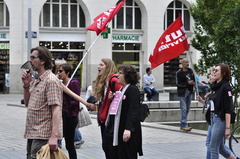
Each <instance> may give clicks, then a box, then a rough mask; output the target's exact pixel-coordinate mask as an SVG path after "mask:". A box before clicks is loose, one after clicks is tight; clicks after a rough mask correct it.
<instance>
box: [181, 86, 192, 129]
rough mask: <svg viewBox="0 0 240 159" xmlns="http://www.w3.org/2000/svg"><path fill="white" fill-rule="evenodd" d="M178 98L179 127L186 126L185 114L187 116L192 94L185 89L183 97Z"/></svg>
mask: <svg viewBox="0 0 240 159" xmlns="http://www.w3.org/2000/svg"><path fill="white" fill-rule="evenodd" d="M179 100H180V109H181V120H180V126H181V127H188V124H187V116H188V113H189V110H190V105H191V100H192V94H191V93H190V91H189V90H188V89H187V90H186V91H185V95H184V96H183V97H179Z"/></svg>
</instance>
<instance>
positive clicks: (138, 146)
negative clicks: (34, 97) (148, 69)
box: [106, 65, 143, 159]
mask: <svg viewBox="0 0 240 159" xmlns="http://www.w3.org/2000/svg"><path fill="white" fill-rule="evenodd" d="M139 79H140V77H139V75H138V74H137V71H136V70H135V69H134V68H133V67H132V66H130V65H122V66H120V67H119V73H118V83H119V84H121V85H122V86H123V87H122V89H121V94H122V98H120V100H119V104H118V109H117V113H116V114H112V113H111V108H110V111H109V115H108V119H107V122H106V126H107V132H108V135H110V136H111V139H112V143H113V144H112V146H111V149H110V155H111V158H112V159H137V158H138V155H139V156H142V155H143V152H142V130H141V123H140V120H139V109H140V108H139V107H140V93H139V90H138V87H137V86H136V84H137V83H138V81H139ZM117 93H119V92H117Z"/></svg>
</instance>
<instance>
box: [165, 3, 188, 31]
mask: <svg viewBox="0 0 240 159" xmlns="http://www.w3.org/2000/svg"><path fill="white" fill-rule="evenodd" d="M179 13H180V14H181V15H182V20H183V23H184V27H185V30H186V31H190V14H189V11H188V8H187V7H186V5H185V4H184V3H182V2H180V1H178V0H174V1H173V2H172V3H170V4H169V5H168V7H167V10H166V12H165V15H164V30H166V29H167V27H168V26H169V25H170V24H171V23H172V22H173V21H174V20H175V19H177V18H178V15H179Z"/></svg>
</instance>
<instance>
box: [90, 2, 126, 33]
mask: <svg viewBox="0 0 240 159" xmlns="http://www.w3.org/2000/svg"><path fill="white" fill-rule="evenodd" d="M125 2H126V0H124V1H122V2H120V3H118V5H116V6H115V7H112V8H110V9H108V10H106V11H105V12H103V13H101V14H100V15H99V16H97V17H96V18H94V22H93V23H92V24H91V25H90V26H89V27H87V28H86V29H87V30H92V31H95V32H96V33H97V35H99V34H100V33H101V32H103V31H107V28H106V25H107V24H108V23H109V22H110V21H111V20H112V19H113V17H114V16H115V15H116V14H117V13H118V11H119V10H120V9H121V8H122V6H123V4H124V3H125Z"/></svg>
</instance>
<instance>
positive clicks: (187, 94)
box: [176, 58, 195, 131]
mask: <svg viewBox="0 0 240 159" xmlns="http://www.w3.org/2000/svg"><path fill="white" fill-rule="evenodd" d="M181 63H182V68H181V69H179V70H178V71H177V73H176V83H177V92H178V96H179V100H180V109H181V120H180V129H181V130H184V131H191V129H192V128H191V127H189V126H188V123H187V116H188V113H189V110H190V105H191V100H192V93H193V86H194V85H195V77H194V74H193V71H192V69H191V68H189V61H188V59H187V58H183V59H182V62H181Z"/></svg>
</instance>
